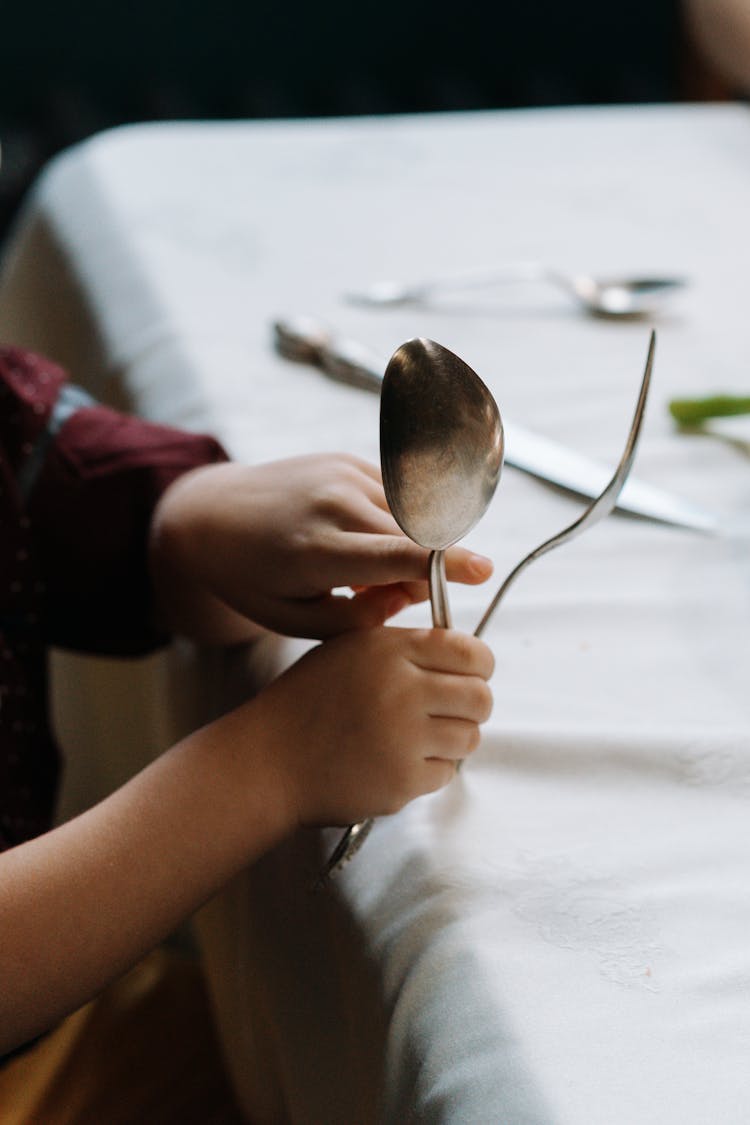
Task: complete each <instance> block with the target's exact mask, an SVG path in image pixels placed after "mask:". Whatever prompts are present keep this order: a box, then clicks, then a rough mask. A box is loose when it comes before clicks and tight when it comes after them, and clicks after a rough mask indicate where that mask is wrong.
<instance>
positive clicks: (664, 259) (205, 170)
mask: <svg viewBox="0 0 750 1125" xmlns="http://www.w3.org/2000/svg"><path fill="white" fill-rule="evenodd" d="M748 198H750V115H749V114H748V111H747V110H746V109H745V108H743V107H740V106H731V105H730V106H689V107H688V106H676V107H650V108H639V109H629V108H621V109H606V110H604V109H603V110H595V109H594V110H564V111H559V110H558V111H545V112H539V111H535V112H528V111H520V112H511V113H508V112H506V113H481V114H466V115H448V116H434V117H421V118H420V117H412V118H384V119H371V120H368V119H359V120H348V121H327V122H305V123H302V122H287V123H279V122H277V123H253V124H248V123H231V124H184V125H179V124H170V125H154V126H143V127H133V128H126V129H121V130H117V131H114V132H111V133H108V134H104V135H102V136H101V137H99V138H95V139H94V140H92V141H90V142H87V143H86V144H84V145H83V146H81V147H79V148H77V149H75V150H73V151H71V152H70V153H68V154H66V155H64V156H63V157H62V158H60V159H58V160H56V161H55V162H54V163H53V165H52V166H51V167H50V168H49V170H48V171H47V173H46V174H45V175H44V176H43V178H42V180H41V182H40V183H39V185H38V188H37V190H36V192H35V194H34V196H33V198H32V199H31V200H30V201H29V206H28V208H27V212H26V215H25V218H24V221H23V222H22V224H21V225H20V227H19V229H18V230H17V232H16V234H15V237H14V238H13V240H12V242H11V245H10V246H9V247H8V249H7V251H6V256H5V268H4V272H3V278H2V286H1V287H0V334H1V335H2V337H3V338H5V339H8V338H12V339H13V340H15V341H16V342H18V343H23V344H29V345H32V346H34V347H36V348H39V349H43V350H46V351H47V352H49V353H50V354H51V355H52V356H54V357H55V358H57V359H59V360H61V361H62V362H64V363H67V364H68V365H69V366H70V368H71V369H72V371H73V372H74V375H75V377H76V378H77V379H78V380H80V381H82V382H84V383H85V384H86V385H87V386H88V387H89V388H90V389H91V390H93V391H94V392H95V393H98V394H100V395H102V396H103V397H105V398H107V399H108V400H110V401H113V402H116V403H119V404H126V405H127V404H129V405H132V406H134V407H135V408H136V409H137V410H139V411H141V412H143V413H145V414H146V415H148V416H150V417H152V418H156V419H163V420H168V421H170V422H174V423H177V424H180V425H182V426H186V427H191V428H196V429H201V430H203V429H209V430H212V431H213V432H215V433H216V434H217V436H218V437H220V438H221V439H222V440H223V441H224V442H225V443H226V445H227V446H228V448H229V449H230V450H231V452H232V453H233V454H234V455H236V456H237V457H239V458H243V459H247V460H251V461H261V460H267V459H271V458H276V457H281V456H284V455H287V454H294V453H299V452H304V451H311V450H323V449H331V448H335V449H348V450H351V451H354V452H357V453H359V454H362V455H365V456H367V457H369V458H370V459H372V460H374V461H375V460H377V448H378V406H377V400H376V398H375V397H374V396H371V395H367V394H365V393H363V392H361V391H358V390H355V389H351V388H346V387H342V386H340V385H337V384H334V383H332V382H330V381H327V380H326V379H324V378H323V377H322V376H321V375H319V374H318V373H316V372H315V371H313V370H312V369H307V368H305V367H301V366H297V365H293V364H290V363H288V362H286V361H284V360H283V359H281V358H279V357H277V356H275V355H274V353H273V350H272V346H271V331H270V324H271V322H272V320H273V319H274V318H275V317H278V316H284V315H291V314H301V313H306V314H312V315H315V316H318V317H321V318H322V319H323V320H324V321H327V322H328V323H329V324H330V325H332V326H333V327H334V328H335V329H336V330H338V331H341V332H344V333H346V334H347V335H349V336H352V337H355V338H357V339H359V340H361V341H362V342H363V343H366V344H368V345H369V346H371V347H372V348H373V349H375V350H377V351H378V352H380V353H382V354H383V355H384V356H385V357H387V356H388V355H389V354H390V352H391V351H392V350H393V349H394V348H395V347H396V346H397V345H398V344H399V343H401V342H402V341H403V340H404V339H407V338H408V337H411V336H415V335H425V336H429V337H432V338H433V339H437V340H438V341H440V342H441V343H443V344H445V345H447V346H448V347H450V348H452V349H453V350H455V351H457V352H458V353H459V354H460V355H461V356H462V357H463V358H464V359H465V360H466V361H467V362H469V363H470V364H471V365H472V366H473V367H474V368H475V369H476V370H477V371H478V372H479V373H480V375H481V376H482V377H483V379H484V380H485V381H486V382H487V383H488V384H489V386H490V387H491V389H492V390H493V392H494V394H495V396H496V398H497V401H498V403H499V405H500V408H501V410H502V411H505V412H506V413H507V414H508V415H509V416H512V417H513V418H515V419H517V420H518V421H519V422H522V423H523V424H525V425H526V426H530V427H533V428H535V429H537V430H538V431H540V432H542V433H546V434H548V435H550V436H554V437H556V438H558V439H559V440H562V441H564V442H567V443H569V444H570V445H573V446H575V447H577V448H578V449H580V450H581V451H585V452H588V453H591V454H593V455H596V456H598V457H601V458H604V459H607V460H609V461H610V462H614V461H615V460H616V459H617V457H618V456H619V453H620V450H621V447H622V444H623V440H624V437H625V434H626V432H627V428H628V424H629V419H630V414H631V411H632V407H633V405H634V399H635V394H636V390H637V387H638V383H639V381H640V376H641V372H642V367H643V363H644V360H645V354H646V347H647V342H648V330H647V326H645V325H644V324H643V323H614V322H609V321H600V320H595V319H592V318H587V317H585V316H583V315H582V314H581V313H580V312H579V311H578V310H576V309H574V308H573V307H572V305H571V304H570V303H569V302H568V300H567V299H566V298H565V297H564V296H563V295H561V294H556V293H555V292H553V291H551V290H549V289H546V288H543V287H541V286H535V287H531V286H525V287H511V288H510V289H508V290H507V291H496V292H493V293H492V294H483V295H481V296H480V295H478V294H473V295H472V296H471V298H468V297H463V298H462V299H461V300H460V301H459V300H454V301H452V302H450V301H445V302H443V303H442V304H441V305H440V306H439V307H435V308H432V309H422V308H411V309H407V308H402V309H398V310H396V309H394V310H390V311H380V312H374V311H368V310H365V309H361V308H355V307H354V306H351V305H347V304H346V303H344V302H343V301H342V299H341V296H342V294H343V293H345V292H346V291H348V290H351V289H354V288H356V287H357V286H359V285H361V284H362V283H364V282H367V281H370V280H376V279H380V278H387V277H399V278H400V277H404V278H419V277H422V276H426V277H429V276H431V275H433V274H438V273H449V272H451V271H453V270H463V269H468V268H471V267H472V266H481V265H492V264H496V263H497V264H499V263H502V262H507V261H512V260H518V259H529V258H534V259H538V258H542V259H543V260H544V261H548V262H550V263H552V264H554V265H557V266H559V267H561V268H562V267H569V268H574V269H580V270H584V269H588V270H592V271H599V272H606V273H621V272H626V271H635V272H637V273H649V272H651V273H654V272H656V273H664V272H670V273H672V272H676V273H680V274H684V275H686V276H688V277H689V278H690V279H691V286H690V288H689V289H687V290H686V291H685V293H684V294H682V295H680V297H679V298H677V299H675V300H674V302H673V303H672V304H670V305H669V306H668V308H666V309H665V311H664V313H663V314H662V315H661V317H660V318H659V320H658V321H657V322H656V323H657V328H658V334H659V341H658V351H657V359H656V367H655V376H654V385H653V391H652V395H651V401H650V405H649V411H648V416H647V422H646V427H645V432H644V435H643V439H642V444H641V449H640V452H639V456H638V459H637V463H636V472H637V474H638V475H639V476H641V477H643V478H646V479H648V480H650V481H651V482H652V483H655V484H660V485H662V486H664V487H668V488H671V489H673V490H675V491H679V492H680V493H681V494H683V495H684V496H686V497H688V498H691V499H693V500H695V501H699V502H701V503H703V504H705V505H712V506H718V507H721V508H722V509H723V510H725V511H727V512H730V513H743V512H747V511H748V510H750V473H749V472H748V463H747V461H748V448H749V447H748V445H747V444H743V442H742V441H741V440H728V439H725V438H718V437H710V436H705V435H692V436H690V435H685V434H678V433H677V432H676V431H675V430H674V428H673V426H672V424H671V421H670V419H669V417H668V414H667V411H666V408H665V404H666V401H667V399H668V398H669V397H670V396H672V395H674V394H678V393H686V394H689V393H703V392H708V391H718V390H722V389H726V390H746V389H747V387H748V380H749V379H750V375H749V370H750V369H749V368H748V356H749V355H750V347H749V346H748V345H749V344H750V320H749V319H748V316H747V311H746V309H745V307H744V306H745V293H746V289H747V282H746V270H747V265H748V248H749V245H750V243H749V239H748V233H749V220H748V215H749V213H750V212H749V210H748ZM580 510H581V505H580V503H579V502H577V501H574V500H572V499H571V498H570V497H568V496H565V495H562V494H560V493H558V492H555V491H553V490H551V489H548V488H545V487H544V486H542V485H540V484H539V483H537V482H535V481H533V480H531V479H530V478H528V477H524V476H522V475H521V474H519V473H517V472H515V471H514V470H512V469H506V471H505V473H504V476H503V479H502V481H501V484H500V487H499V489H498V492H497V495H496V498H495V500H494V502H493V504H492V506H491V508H490V510H489V512H488V514H487V515H486V516H485V518H484V520H483V521H482V523H481V524H480V525H479V527H478V528H477V529H476V531H475V532H474V533H472V535H471V537H470V539H469V543H470V545H473V546H474V547H476V548H477V549H479V550H482V551H484V552H486V553H488V554H490V555H492V557H493V558H494V559H495V562H496V567H497V577H498V579H499V578H500V577H502V575H503V574H504V573H505V572H506V571H507V570H508V569H509V568H510V566H511V565H512V564H514V563H515V562H516V561H517V560H518V559H519V558H520V557H521V555H522V554H523V553H525V552H526V551H527V550H528V549H529V548H530V547H532V546H534V545H536V544H537V543H538V542H540V541H541V540H542V539H543V538H545V537H546V536H547V535H548V534H550V533H551V532H553V531H556V530H558V529H559V528H560V527H562V526H563V525H564V524H565V523H566V522H569V521H570V520H571V519H572V518H573V517H574V516H575V515H576V514H577V513H578V512H579V511H580ZM749 553H750V552H749V550H748V545H747V542H743V541H742V540H732V539H729V538H715V537H708V536H702V535H699V534H697V533H690V532H686V531H679V530H675V529H671V528H667V527H662V526H656V525H653V524H646V523H644V522H640V521H637V520H632V519H626V518H622V517H613V518H611V519H609V520H607V521H606V523H604V524H603V525H601V526H600V527H598V528H596V529H595V530H593V531H591V532H590V533H589V534H588V535H587V536H585V537H583V538H582V539H580V540H578V541H577V542H575V543H574V544H572V545H570V546H569V547H566V548H565V549H564V550H563V551H560V552H559V553H556V554H552V555H550V556H549V557H548V558H545V559H543V560H541V561H540V562H539V563H537V564H536V565H535V566H534V567H533V568H532V569H531V570H530V571H529V572H528V574H526V575H525V576H524V577H523V579H522V580H520V581H519V583H518V585H517V586H516V587H514V589H513V590H512V592H511V593H510V594H509V595H508V598H507V602H506V603H504V605H503V607H502V608H501V609H500V611H499V613H498V615H497V617H496V619H495V621H494V624H493V626H492V628H491V629H490V630H489V632H488V634H487V640H488V641H489V643H491V644H492V646H493V648H494V650H495V653H496V658H497V672H496V675H495V679H494V684H493V687H494V692H495V699H496V705H495V711H494V715H493V717H492V719H491V720H490V722H489V723H488V725H487V727H486V729H485V734H484V739H483V745H482V747H481V749H480V750H479V751H478V752H477V754H476V755H475V756H474V757H473V758H472V760H471V762H470V764H468V765H467V767H466V769H465V771H464V772H463V773H462V775H461V776H460V777H459V779H458V780H457V781H456V782H455V783H454V784H452V785H451V786H450V787H449V788H448V789H447V790H445V791H444V792H442V793H440V794H438V795H435V796H433V797H430V798H425V799H422V800H419V801H417V802H415V803H414V804H413V805H412V806H411V807H409V808H408V809H407V810H404V811H403V812H402V813H400V814H399V815H398V816H396V817H393V818H389V819H385V820H383V821H381V822H379V823H378V825H377V826H376V828H375V830H374V832H373V835H372V837H371V839H370V840H369V841H368V842H367V844H366V846H365V848H364V849H363V851H362V852H361V853H360V854H359V855H358V856H357V857H356V859H355V860H354V861H353V862H352V863H351V864H350V865H349V866H348V867H347V868H346V870H345V871H344V872H343V873H342V875H341V876H340V877H339V878H338V879H337V880H336V882H335V884H334V886H333V888H332V889H331V891H330V892H329V893H324V894H317V895H313V894H311V893H310V892H309V883H310V878H311V875H312V874H313V873H314V872H315V870H316V866H317V864H318V863H319V858H320V855H321V854H322V851H321V848H325V847H327V846H328V845H329V844H330V843H331V842H332V840H333V839H335V838H336V836H335V834H333V835H330V836H326V837H325V838H324V839H322V840H321V838H320V836H319V834H317V833H309V834H304V835H303V836H301V837H300V838H298V839H294V840H292V841H290V842H289V843H288V844H287V845H286V846H285V847H283V848H281V849H280V850H279V851H278V852H276V853H274V854H273V855H271V856H269V857H267V858H266V859H265V860H264V861H263V862H261V863H260V864H259V865H258V866H257V868H256V869H255V870H254V871H252V872H250V873H249V874H248V875H247V876H243V878H242V879H241V880H239V881H238V882H237V884H236V885H235V886H233V887H232V888H230V889H229V890H228V891H227V893H226V894H225V895H223V896H221V897H220V898H219V899H218V900H217V901H216V903H214V904H213V905H212V906H211V907H209V908H208V909H207V911H205V912H204V914H203V916H202V918H201V920H200V923H199V929H200V932H201V934H202V940H203V941H204V943H205V948H206V956H207V961H208V965H209V970H210V972H211V974H212V980H213V985H214V989H215V996H216V1001H217V1005H218V1010H219V1015H220V1020H221V1023H222V1027H223V1031H224V1035H225V1041H226V1045H227V1051H228V1056H229V1058H230V1061H231V1065H232V1069H233V1073H234V1075H235V1077H236V1080H237V1084H238V1088H239V1090H240V1093H241V1096H242V1098H243V1101H244V1104H245V1105H246V1107H247V1108H248V1111H250V1112H252V1113H253V1114H254V1118H253V1120H255V1121H257V1122H265V1121H268V1122H271V1121H274V1122H275V1121H285V1120H288V1121H292V1122H295V1123H303V1125H339V1123H341V1125H344V1123H346V1125H352V1123H356V1125H367V1123H369V1122H375V1121H384V1122H387V1123H394V1125H395V1123H401V1122H406V1121H414V1122H430V1123H433V1122H434V1123H438V1122H439V1123H441V1125H457V1123H463V1122H466V1123H472V1125H475V1123H476V1125H486V1123H489V1122H492V1123H494V1122H507V1123H509V1125H520V1123H522V1122H533V1123H534V1125H542V1123H544V1125H551V1123H555V1125H592V1123H594V1122H596V1123H599V1122H606V1123H607V1125H633V1123H634V1122H638V1123H639V1125H643V1123H657V1122H658V1123H659V1125H663V1123H665V1122H674V1123H679V1125H688V1123H690V1125H704V1123H706V1122H709V1121H710V1122H722V1123H735V1122H736V1123H738V1125H739V1123H740V1122H743V1123H744V1122H746V1121H747V1120H748V1118H750V1067H749V1066H748V1054H749V1052H750V940H749V938H750V891H749V890H748V885H749V876H748V872H749V871H750V816H749V810H750V805H749V804H748V800H749V799H750V693H749V692H748V671H749V670H750V659H749V657H748V623H749V622H750V557H749ZM493 588H494V583H493ZM491 592H492V590H491V589H490V587H489V586H488V587H487V589H486V590H481V589H480V590H476V589H472V590H466V589H458V588H456V589H454V590H452V591H451V595H452V604H453V610H454V617H455V619H456V624H457V625H458V626H459V627H462V628H465V629H467V630H471V629H473V628H474V626H475V625H476V623H477V621H478V619H479V617H480V616H481V612H482V610H483V608H484V607H485V605H486V604H487V602H488V600H489V597H490V594H491ZM427 619H428V617H427V610H426V609H425V607H421V608H418V609H413V610H410V611H409V612H408V613H406V614H404V615H403V617H402V619H401V621H402V622H403V623H411V622H420V623H424V622H426V621H427ZM292 648H293V646H292ZM291 651H292V650H291V649H290V651H289V652H287V653H286V654H285V655H283V658H284V659H288V658H289V657H290V655H291ZM81 682H82V681H81V680H80V678H78V679H76V683H79V684H80V683H81ZM113 692H114V694H116V693H117V692H116V689H113ZM79 694H81V692H80V691H79ZM95 703H96V701H94V704H92V706H95ZM110 704H111V700H108V702H107V704H106V710H107V715H101V714H100V715H99V719H98V721H97V722H93V727H94V728H95V729H94V732H93V733H94V736H96V737H99V736H100V729H99V728H100V727H102V728H103V727H105V726H106V725H107V722H108V721H109V720H110V719H111V716H110V714H109V710H110ZM101 706H102V704H101V703H100V708H101ZM132 709H133V704H132V703H128V702H126V703H125V704H124V705H123V711H124V713H125V715H126V719H127V713H128V712H129V711H130V710H132ZM159 713H160V708H159V706H158V705H155V706H154V707H153V713H152V714H151V719H152V720H153V721H154V722H158V721H159ZM105 720H106V722H105ZM125 726H127V721H126V722H125ZM163 733H164V732H162V734H163ZM156 741H157V742H158V737H157V738H156ZM128 768H132V762H130V763H129V767H128ZM73 772H75V770H74V767H73Z"/></svg>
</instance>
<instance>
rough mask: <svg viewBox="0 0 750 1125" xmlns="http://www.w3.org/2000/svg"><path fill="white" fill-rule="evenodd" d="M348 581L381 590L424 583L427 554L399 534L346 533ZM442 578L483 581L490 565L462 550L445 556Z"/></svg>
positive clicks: (490, 570)
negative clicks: (391, 584)
mask: <svg viewBox="0 0 750 1125" xmlns="http://www.w3.org/2000/svg"><path fill="white" fill-rule="evenodd" d="M346 554H347V567H348V581H349V583H350V584H351V585H353V586H355V585H356V586H376V585H377V586H385V585H387V584H389V583H393V582H424V580H425V578H426V576H427V567H428V560H429V552H428V551H427V550H425V548H423V547H419V546H417V544H416V543H413V542H412V541H411V540H410V539H407V538H406V536H404V535H403V534H401V533H400V532H399V533H398V534H393V535H389V534H371V533H367V532H350V533H348V534H347V536H346ZM445 561H446V574H447V577H448V579H449V580H450V581H452V582H464V583H468V584H474V583H479V582H484V581H486V579H487V578H489V576H490V574H491V573H492V563H491V561H490V560H489V559H487V558H485V557H484V556H483V555H476V554H474V553H473V552H472V551H468V550H466V548H464V547H452V548H451V549H450V550H449V551H447V552H446V557H445Z"/></svg>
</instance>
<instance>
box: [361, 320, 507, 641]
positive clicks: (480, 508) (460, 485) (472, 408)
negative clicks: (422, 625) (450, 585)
mask: <svg viewBox="0 0 750 1125" xmlns="http://www.w3.org/2000/svg"><path fill="white" fill-rule="evenodd" d="M503 451H504V440H503V426H502V421H501V419H500V413H499V411H498V408H497V404H496V403H495V400H494V398H493V397H492V395H491V393H490V391H489V390H488V389H487V387H486V386H485V385H484V383H483V382H482V380H481V379H480V378H479V376H478V375H477V374H476V373H475V372H474V371H472V369H471V368H470V367H469V366H468V364H466V363H464V361H463V360H462V359H459V357H458V356H457V355H455V354H454V353H453V352H451V351H449V350H448V349H447V348H444V347H443V346H442V345H440V344H436V343H435V342H434V341H433V340H425V339H421V338H418V339H414V340H408V341H407V342H406V343H405V344H402V345H401V347H400V348H398V349H397V350H396V351H395V352H394V353H393V355H392V357H391V359H390V361H389V363H388V366H387V367H386V371H385V375H384V377H383V387H382V391H381V396H380V463H381V468H382V472H383V487H384V489H385V495H386V499H387V500H388V506H389V507H390V509H391V512H392V513H393V516H394V519H395V520H396V522H397V523H398V525H399V527H400V528H401V530H402V531H403V532H404V533H405V534H406V535H408V536H409V538H410V539H413V540H414V542H415V543H419V545H420V546H421V547H427V548H428V549H429V550H430V551H432V553H433V554H432V557H431V565H430V594H431V601H432V607H433V623H434V624H435V625H436V626H438V627H448V626H449V625H450V618H449V615H448V610H447V596H446V594H445V579H444V563H443V552H444V551H445V550H446V548H448V547H450V546H451V545H452V544H453V543H457V542H458V540H459V539H463V537H464V536H465V535H466V534H467V533H468V532H469V531H471V529H472V528H473V527H474V526H475V524H476V523H477V522H478V521H479V520H480V519H481V517H482V516H483V515H484V513H485V511H486V509H487V506H488V505H489V503H490V501H491V500H492V497H493V496H494V494H495V489H496V488H497V483H498V480H499V478H500V472H501V469H502V463H503ZM441 606H442V609H441V608H440V607H441ZM446 616H447V620H443V618H444V617H446Z"/></svg>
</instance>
